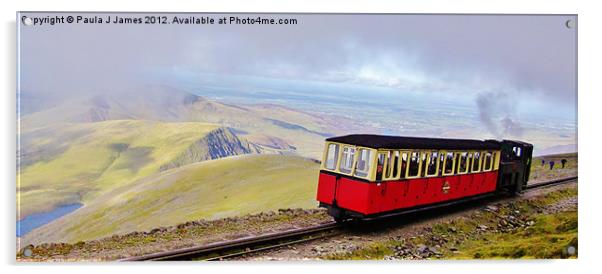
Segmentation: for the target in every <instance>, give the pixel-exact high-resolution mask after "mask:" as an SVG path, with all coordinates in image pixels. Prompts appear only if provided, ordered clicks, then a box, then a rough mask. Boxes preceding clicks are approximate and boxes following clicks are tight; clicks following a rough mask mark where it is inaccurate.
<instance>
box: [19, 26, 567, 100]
mask: <svg viewBox="0 0 602 274" xmlns="http://www.w3.org/2000/svg"><path fill="white" fill-rule="evenodd" d="M37 15H38V16H44V15H42V14H37ZM212 16H213V17H215V18H217V17H221V16H222V15H212ZM261 16H262V17H273V18H282V17H287V18H288V17H294V18H296V19H298V22H299V23H298V24H297V25H288V26H283V25H279V26H268V25H252V26H249V25H226V26H219V25H212V26H199V25H184V26H182V25H178V26H176V25H160V26H159V25H55V26H42V27H29V28H22V29H21V39H22V40H21V76H22V77H21V80H22V86H23V89H24V90H30V91H31V92H34V91H42V90H51V92H53V93H56V92H57V91H61V92H71V93H73V92H75V93H81V92H86V90H88V89H106V88H111V87H115V86H121V85H133V84H134V83H138V82H142V83H146V82H149V81H153V79H152V78H150V77H149V76H148V73H147V71H148V70H149V69H153V68H178V69H181V70H189V71H192V72H195V71H196V72H203V73H207V72H209V73H217V74H224V75H230V74H235V75H255V76H264V77H273V78H284V79H295V80H312V81H314V80H315V81H325V82H333V83H341V82H344V83H354V84H362V85H374V86H386V87H391V88H395V89H399V90H416V91H424V92H456V93H459V94H477V92H478V91H479V90H504V91H505V92H508V93H512V94H522V93H535V94H540V96H541V97H542V98H544V99H545V100H553V101H559V102H568V103H571V102H574V100H575V92H576V91H575V88H574V86H575V81H576V79H575V73H574V71H575V70H576V66H575V64H576V60H575V51H576V49H575V38H576V33H575V30H574V29H567V28H566V27H564V22H565V21H566V20H567V19H569V18H572V19H574V18H573V16H509V15H497V16H495V15H489V16H480V15H472V16H469V15H323V14H317V15H298V14H290V15H286V14H283V15H261Z"/></svg>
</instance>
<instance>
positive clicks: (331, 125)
mask: <svg viewBox="0 0 602 274" xmlns="http://www.w3.org/2000/svg"><path fill="white" fill-rule="evenodd" d="M123 119H127V120H153V121H163V122H204V123H212V124H217V125H220V126H222V127H228V128H232V129H234V130H236V132H237V133H236V134H237V135H238V136H241V137H244V138H245V139H247V140H249V141H250V142H252V143H254V144H257V145H260V146H262V147H263V149H265V150H267V151H272V152H275V153H286V154H290V153H295V154H299V155H301V156H305V157H310V158H314V159H318V158H319V157H320V155H321V152H322V148H323V140H324V138H325V137H326V136H331V135H337V134H343V133H346V132H349V131H350V127H352V126H353V125H354V123H353V122H351V121H349V120H348V119H346V118H343V117H334V116H333V117H331V116H327V115H315V114H310V113H307V112H303V111H299V110H295V109H291V108H287V107H283V106H278V105H266V104H263V105H252V104H245V105H233V104H227V103H222V102H217V101H212V100H208V99H205V98H203V97H201V96H197V95H194V94H190V93H188V92H185V91H182V90H179V89H174V88H170V87H167V86H148V87H142V88H140V89H134V90H128V91H123V92H113V93H104V94H98V95H93V96H87V97H78V98H70V99H69V100H68V101H65V102H64V103H62V104H59V105H54V106H52V107H50V108H46V109H41V110H40V111H38V112H34V113H30V114H28V115H25V116H23V117H22V118H21V129H22V132H28V131H32V130H38V129H40V128H43V127H47V126H49V125H54V124H61V123H91V122H102V121H107V120H123Z"/></svg>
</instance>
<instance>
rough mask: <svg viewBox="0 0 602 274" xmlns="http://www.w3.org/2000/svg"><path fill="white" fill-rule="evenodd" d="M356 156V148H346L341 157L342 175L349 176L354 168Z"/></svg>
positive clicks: (340, 169) (340, 167)
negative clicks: (354, 157)
mask: <svg viewBox="0 0 602 274" xmlns="http://www.w3.org/2000/svg"><path fill="white" fill-rule="evenodd" d="M354 155H355V148H354V147H349V146H344V147H343V155H342V156H341V164H340V165H339V171H341V172H342V173H346V174H349V173H351V169H352V168H353V156H354Z"/></svg>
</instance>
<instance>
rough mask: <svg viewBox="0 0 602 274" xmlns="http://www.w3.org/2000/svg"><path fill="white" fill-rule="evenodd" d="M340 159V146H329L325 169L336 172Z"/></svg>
mask: <svg viewBox="0 0 602 274" xmlns="http://www.w3.org/2000/svg"><path fill="white" fill-rule="evenodd" d="M338 159H339V145H337V144H329V145H328V151H327V153H326V159H325V161H324V163H325V164H324V168H326V169H328V170H334V169H335V168H336V165H337V160H338Z"/></svg>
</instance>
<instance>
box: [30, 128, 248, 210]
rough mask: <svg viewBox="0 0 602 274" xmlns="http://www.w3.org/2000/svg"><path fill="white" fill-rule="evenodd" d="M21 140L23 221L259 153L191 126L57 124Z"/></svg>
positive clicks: (228, 136) (227, 133) (224, 132)
mask: <svg viewBox="0 0 602 274" xmlns="http://www.w3.org/2000/svg"><path fill="white" fill-rule="evenodd" d="M21 138H22V140H21V142H22V145H21V147H22V151H21V162H22V165H21V168H22V169H21V173H20V174H19V178H18V197H19V201H18V202H19V206H20V217H21V218H23V217H25V216H27V215H29V214H31V213H34V212H43V211H48V210H51V209H53V208H55V207H57V206H60V205H63V204H69V203H75V202H84V203H86V202H89V201H92V200H93V198H94V197H96V196H98V195H100V194H101V193H104V192H106V191H110V190H112V189H114V188H116V187H120V186H123V185H127V184H128V183H130V182H132V181H134V180H136V179H140V178H143V177H146V176H148V175H150V174H153V173H157V172H159V171H160V170H162V169H168V168H172V167H177V166H180V165H184V164H189V163H193V162H196V161H201V160H207V159H216V158H221V157H226V156H231V155H239V154H248V153H258V152H259V149H257V148H256V147H254V146H252V145H251V144H249V143H248V142H246V141H244V140H241V139H239V138H238V137H237V136H236V135H234V134H233V133H232V131H231V130H229V129H225V128H221V127H219V126H218V125H214V124H207V123H192V122H187V123H163V122H155V121H141V120H135V121H134V120H112V121H104V122H97V123H69V124H55V125H52V126H49V127H45V128H40V129H37V130H32V131H28V132H23V133H22V135H21ZM193 148H194V149H193ZM191 153H192V155H193V156H188V155H191Z"/></svg>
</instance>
